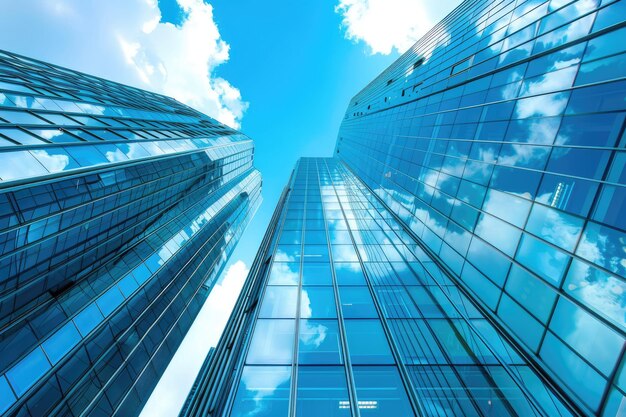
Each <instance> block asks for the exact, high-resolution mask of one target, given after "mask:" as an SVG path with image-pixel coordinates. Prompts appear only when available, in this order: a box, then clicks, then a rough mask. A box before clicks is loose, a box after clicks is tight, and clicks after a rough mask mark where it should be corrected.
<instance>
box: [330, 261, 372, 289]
mask: <svg viewBox="0 0 626 417" xmlns="http://www.w3.org/2000/svg"><path fill="white" fill-rule="evenodd" d="M335 275H336V277H337V284H338V285H366V282H365V275H363V270H362V269H361V264H359V263H358V262H347V263H336V264H335Z"/></svg>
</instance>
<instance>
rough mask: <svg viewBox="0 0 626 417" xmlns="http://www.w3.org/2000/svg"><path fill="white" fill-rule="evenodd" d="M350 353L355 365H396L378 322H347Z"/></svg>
mask: <svg viewBox="0 0 626 417" xmlns="http://www.w3.org/2000/svg"><path fill="white" fill-rule="evenodd" d="M345 329H346V338H347V339H348V351H349V352H350V359H351V360H352V363H353V364H392V363H394V360H393V356H392V355H391V350H390V349H389V344H388V343H387V338H386V337H385V333H384V332H383V328H382V325H381V324H380V321H378V320H345Z"/></svg>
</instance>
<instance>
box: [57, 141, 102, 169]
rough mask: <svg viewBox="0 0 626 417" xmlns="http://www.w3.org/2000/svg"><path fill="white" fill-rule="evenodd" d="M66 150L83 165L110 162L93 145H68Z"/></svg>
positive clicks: (88, 165)
mask: <svg viewBox="0 0 626 417" xmlns="http://www.w3.org/2000/svg"><path fill="white" fill-rule="evenodd" d="M66 150H67V153H68V154H70V156H71V157H72V158H74V160H75V161H76V162H78V164H79V165H80V166H82V167H90V166H93V165H99V164H106V163H108V162H109V160H108V159H107V158H106V157H105V156H104V155H103V154H101V153H100V152H98V150H97V148H96V147H95V146H92V145H81V146H71V147H70V146H67V147H66Z"/></svg>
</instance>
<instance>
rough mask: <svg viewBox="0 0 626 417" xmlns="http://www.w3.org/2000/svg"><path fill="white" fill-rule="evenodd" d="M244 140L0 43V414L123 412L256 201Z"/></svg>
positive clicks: (176, 106) (150, 380)
mask: <svg viewBox="0 0 626 417" xmlns="http://www.w3.org/2000/svg"><path fill="white" fill-rule="evenodd" d="M252 160H253V145H252V141H251V140H250V139H249V138H247V137H246V136H244V135H242V134H241V133H239V132H237V131H235V130H233V129H231V128H229V127H227V126H224V125H222V124H220V123H218V122H216V121H215V120H213V119H211V118H209V117H207V116H205V115H203V114H202V113H199V112H197V111H195V110H193V109H191V108H189V107H187V106H184V105H182V104H181V103H179V102H177V101H175V100H173V99H171V98H168V97H164V96H161V95H157V94H153V93H150V92H147V91H142V90H139V89H136V88H131V87H128V86H124V85H120V84H117V83H113V82H110V81H106V80H103V79H100V78H96V77H93V76H89V75H86V74H82V73H78V72H75V71H71V70H68V69H65V68H61V67H58V66H55V65H50V64H47V63H45V62H41V61H36V60H33V59H28V58H25V57H22V56H17V55H15V54H12V53H9V52H0V414H3V415H7V416H9V415H10V416H28V415H29V416H44V415H45V416H51V415H64V416H66V415H76V416H78V415H87V414H89V415H107V416H108V415H119V416H132V415H134V414H138V413H139V411H140V410H141V407H142V405H143V403H144V402H145V401H146V400H147V399H148V396H149V395H150V393H151V391H152V389H153V388H154V386H155V384H156V382H157V381H158V379H159V377H160V376H161V374H162V373H163V371H164V370H165V367H166V366H167V364H168V363H169V361H170V359H171V357H172V355H173V354H174V352H175V351H176V349H177V347H178V345H179V344H180V342H181V340H182V338H183V336H184V335H185V333H186V331H187V330H188V328H189V326H190V325H191V323H192V321H193V319H194V317H195V316H196V314H197V313H198V311H199V309H200V307H201V306H202V304H203V302H204V300H205V299H206V297H207V295H208V293H209V292H210V290H211V288H212V286H213V284H214V282H215V279H216V277H217V275H218V274H219V273H220V271H221V269H222V268H223V266H224V262H225V261H226V259H227V258H228V255H229V254H230V253H231V251H232V249H233V247H234V245H235V244H236V242H237V240H238V239H239V237H240V235H241V233H242V231H243V229H244V228H245V226H246V224H247V223H248V221H249V219H250V217H251V216H252V214H253V213H254V211H255V209H256V208H257V206H258V204H259V200H260V197H259V193H260V188H261V177H260V175H259V173H258V172H257V171H256V170H255V169H254V168H253V165H252Z"/></svg>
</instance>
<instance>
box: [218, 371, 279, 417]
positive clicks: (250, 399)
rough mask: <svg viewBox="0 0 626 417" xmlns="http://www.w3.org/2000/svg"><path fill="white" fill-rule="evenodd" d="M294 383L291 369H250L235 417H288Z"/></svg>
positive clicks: (245, 373) (243, 377)
mask: <svg viewBox="0 0 626 417" xmlns="http://www.w3.org/2000/svg"><path fill="white" fill-rule="evenodd" d="M290 383H291V367H289V366H246V367H245V368H244V369H243V372H242V375H241V382H240V383H239V389H237V396H236V397H235V401H234V406H233V410H232V412H231V413H230V415H231V417H248V416H252V415H254V416H255V417H282V416H284V417H286V416H287V415H288V414H289V386H290Z"/></svg>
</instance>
